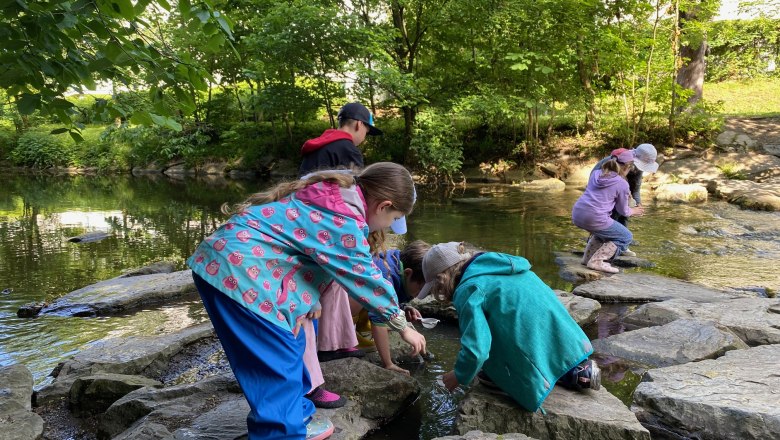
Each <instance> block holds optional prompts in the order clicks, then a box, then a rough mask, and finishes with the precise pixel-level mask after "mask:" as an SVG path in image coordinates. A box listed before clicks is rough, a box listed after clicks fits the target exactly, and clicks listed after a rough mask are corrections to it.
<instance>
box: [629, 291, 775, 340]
mask: <svg viewBox="0 0 780 440" xmlns="http://www.w3.org/2000/svg"><path fill="white" fill-rule="evenodd" d="M684 318H689V319H699V320H711V321H715V322H717V323H719V324H721V325H723V326H725V327H727V328H728V329H729V330H731V331H732V332H734V334H736V335H737V336H739V337H740V338H741V339H742V340H743V341H744V342H745V343H746V344H748V345H750V346H757V345H768V344H780V298H739V299H732V300H727V301H722V302H711V303H700V302H693V301H689V300H686V299H672V300H669V301H664V302H659V303H648V304H643V305H641V306H640V307H638V308H637V309H636V310H634V311H633V312H631V313H630V314H628V315H627V316H626V317H625V319H624V321H625V322H626V323H627V324H632V325H637V326H651V325H663V324H667V323H670V322H672V321H674V320H676V319H684Z"/></svg>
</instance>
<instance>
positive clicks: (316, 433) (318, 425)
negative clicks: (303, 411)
mask: <svg viewBox="0 0 780 440" xmlns="http://www.w3.org/2000/svg"><path fill="white" fill-rule="evenodd" d="M335 430H336V427H335V426H333V422H331V421H330V419H329V418H327V417H323V416H321V415H319V414H317V413H315V414H314V415H313V416H312V417H311V419H309V423H307V424H306V440H323V439H326V438H328V437H330V436H331V434H333V431H335Z"/></svg>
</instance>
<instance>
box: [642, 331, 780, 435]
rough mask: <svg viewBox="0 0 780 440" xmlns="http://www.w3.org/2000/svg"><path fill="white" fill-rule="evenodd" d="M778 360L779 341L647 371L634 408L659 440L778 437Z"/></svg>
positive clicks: (779, 383)
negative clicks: (708, 358) (659, 437)
mask: <svg viewBox="0 0 780 440" xmlns="http://www.w3.org/2000/svg"><path fill="white" fill-rule="evenodd" d="M778 359H780V345H767V346H763V347H756V348H751V349H747V350H734V351H730V352H728V353H726V355H725V356H723V357H720V358H718V359H715V360H705V361H700V362H691V363H687V364H683V365H675V366H672V367H666V368H659V369H655V370H650V371H648V372H647V373H646V375H645V377H644V378H643V381H642V383H640V384H639V386H638V387H637V389H636V391H635V392H634V407H633V409H634V411H635V413H636V414H637V417H638V418H639V420H640V421H641V422H642V424H643V425H644V426H645V427H647V428H648V429H650V430H651V431H652V432H653V433H655V434H658V435H659V436H661V437H663V438H702V439H703V438H706V439H744V440H749V439H756V440H758V439H770V438H777V436H778V433H780V406H778V404H777V403H778V394H777V390H780V375H778V374H777V366H778Z"/></svg>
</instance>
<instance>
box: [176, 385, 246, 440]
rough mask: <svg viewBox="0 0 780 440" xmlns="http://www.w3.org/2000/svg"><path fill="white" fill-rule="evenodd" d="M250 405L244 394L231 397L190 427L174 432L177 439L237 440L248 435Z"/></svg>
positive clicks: (193, 422) (196, 418)
mask: <svg viewBox="0 0 780 440" xmlns="http://www.w3.org/2000/svg"><path fill="white" fill-rule="evenodd" d="M247 414H249V403H247V401H246V399H245V398H244V395H243V394H236V395H233V396H230V397H229V398H228V399H227V400H225V401H223V402H221V403H219V404H218V405H216V406H215V407H214V408H213V409H211V410H209V411H207V412H206V413H205V414H202V415H198V416H197V417H195V418H194V419H193V420H192V422H191V423H190V424H189V426H187V427H184V428H179V429H177V430H175V431H174V432H173V437H174V438H176V439H215V440H216V439H225V440H228V439H237V438H241V436H245V435H247V427H246V416H247Z"/></svg>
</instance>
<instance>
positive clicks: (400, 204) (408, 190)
mask: <svg viewBox="0 0 780 440" xmlns="http://www.w3.org/2000/svg"><path fill="white" fill-rule="evenodd" d="M318 182H331V183H336V184H338V185H339V186H340V187H342V188H349V187H351V186H352V185H355V184H357V186H359V187H360V189H361V190H362V191H363V196H364V197H365V198H366V203H368V204H371V202H375V201H384V200H389V201H390V202H391V203H392V204H393V208H394V209H397V210H398V211H401V212H403V213H404V214H405V215H408V214H410V213H411V212H412V209H413V208H414V180H413V179H412V175H411V174H409V171H408V170H407V169H406V168H404V167H403V166H402V165H398V164H396V163H392V162H377V163H375V164H372V165H369V166H367V167H366V168H364V169H363V170H362V171H360V172H359V173H345V172H343V171H341V172H339V171H321V172H317V173H313V174H311V175H310V176H309V177H307V178H306V179H298V180H292V181H289V182H282V183H280V184H278V185H276V186H275V187H273V188H270V189H268V190H266V191H261V192H258V193H255V194H252V195H251V196H249V198H247V199H246V200H245V201H244V202H242V203H239V204H236V205H233V206H230V205H228V204H227V203H225V204H223V205H222V208H221V211H222V213H223V214H226V215H233V214H238V213H240V212H242V211H244V210H246V209H247V208H248V207H250V206H255V205H263V204H266V203H270V202H275V201H277V200H279V199H282V198H284V197H287V196H289V195H290V194H292V193H294V192H295V191H298V190H300V189H303V188H305V187H307V186H309V185H312V184H315V183H318ZM384 241H385V234H384V231H374V232H372V233H371V234H369V236H368V243H369V246H370V248H371V252H372V253H375V252H380V251H382V250H384Z"/></svg>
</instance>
